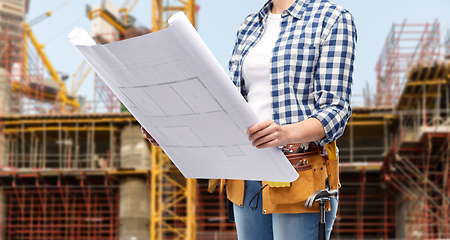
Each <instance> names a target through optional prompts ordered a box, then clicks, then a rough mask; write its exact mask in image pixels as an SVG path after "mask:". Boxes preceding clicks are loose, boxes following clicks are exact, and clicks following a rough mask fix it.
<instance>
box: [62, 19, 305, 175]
mask: <svg viewBox="0 0 450 240" xmlns="http://www.w3.org/2000/svg"><path fill="white" fill-rule="evenodd" d="M169 25H170V27H168V28H166V29H163V30H161V31H158V32H154V33H150V34H147V35H144V36H140V37H135V38H132V39H127V40H123V41H119V42H114V43H110V44H106V45H95V42H94V41H93V40H92V38H91V37H90V36H89V35H88V34H87V32H86V31H85V30H84V29H83V28H75V29H74V30H73V31H72V32H71V33H70V34H69V40H70V42H71V43H72V44H73V45H74V46H75V48H76V49H77V50H78V51H79V53H80V54H81V55H82V56H83V57H84V58H85V59H86V61H87V62H88V63H89V64H91V66H92V67H93V69H94V70H95V71H96V72H97V74H98V75H99V76H100V77H101V78H102V79H103V80H104V81H105V83H106V84H107V85H108V87H109V88H110V89H111V91H112V92H113V93H114V94H115V95H116V96H117V97H118V98H119V99H120V101H121V102H122V103H123V104H124V105H125V106H126V107H127V108H128V110H129V111H130V112H131V113H132V114H133V116H134V117H135V118H136V119H137V121H138V122H139V123H140V124H141V125H142V126H143V127H144V128H145V129H146V130H147V131H148V132H149V133H150V134H151V135H152V136H153V137H154V138H155V140H156V141H157V142H158V143H159V144H160V146H161V147H162V149H163V150H164V152H165V153H166V154H167V155H168V156H169V158H170V159H171V160H172V162H173V163H174V164H175V165H176V167H177V168H178V169H179V170H180V171H181V173H182V174H183V175H184V176H185V177H186V178H215V179H219V178H221V179H245V180H267V181H284V182H290V181H294V180H295V179H297V177H298V174H297V173H296V172H295V170H294V168H293V167H292V166H291V164H290V163H289V162H288V160H287V159H286V158H285V156H284V155H283V154H282V153H281V151H280V149H279V148H267V149H256V148H255V147H253V146H252V145H251V142H250V141H249V140H248V135H247V134H246V133H245V132H246V130H247V129H248V128H249V127H251V126H252V125H254V124H256V123H258V122H260V121H259V119H258V117H257V116H256V114H255V113H254V112H253V111H252V109H251V108H250V106H249V105H248V104H247V102H246V101H245V99H244V98H243V97H242V96H241V95H240V93H239V92H238V91H237V89H236V87H235V86H234V84H233V83H232V82H231V81H230V79H229V77H228V75H227V73H226V72H225V71H224V70H223V68H222V67H221V65H220V64H219V63H218V61H217V60H216V59H215V57H214V56H213V54H212V53H211V52H210V50H209V49H208V47H207V46H206V44H205V43H204V42H203V40H202V39H201V38H200V36H199V34H198V33H197V31H196V30H195V28H194V27H193V26H192V24H191V23H190V22H189V20H188V19H187V17H186V16H185V15H184V13H182V12H180V13H177V14H175V15H174V16H172V17H171V18H170V19H169Z"/></svg>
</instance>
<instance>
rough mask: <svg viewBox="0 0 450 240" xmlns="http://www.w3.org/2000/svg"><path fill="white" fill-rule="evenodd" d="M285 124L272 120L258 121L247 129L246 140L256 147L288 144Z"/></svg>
mask: <svg viewBox="0 0 450 240" xmlns="http://www.w3.org/2000/svg"><path fill="white" fill-rule="evenodd" d="M285 128H286V127H285V126H280V125H278V124H276V123H275V122H274V121H272V120H266V121H264V122H260V123H258V124H256V125H254V126H252V127H251V128H249V129H248V130H247V134H248V135H249V137H248V140H250V141H252V142H253V143H252V145H253V146H254V147H256V148H267V147H279V146H283V145H286V144H288V141H287V132H286V129H285Z"/></svg>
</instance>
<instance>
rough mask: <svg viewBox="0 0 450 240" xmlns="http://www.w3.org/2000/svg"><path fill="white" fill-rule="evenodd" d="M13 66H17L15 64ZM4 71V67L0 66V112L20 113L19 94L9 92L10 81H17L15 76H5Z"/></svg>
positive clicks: (5, 113)
mask: <svg viewBox="0 0 450 240" xmlns="http://www.w3.org/2000/svg"><path fill="white" fill-rule="evenodd" d="M14 66H17V67H18V65H17V64H15V65H14ZM6 75H7V74H6V71H5V69H4V68H0V106H1V108H2V109H0V113H1V114H3V115H8V114H20V113H21V110H22V109H21V105H20V104H21V100H20V94H19V93H15V92H11V81H18V79H15V78H17V77H14V76H12V77H10V79H7V78H6Z"/></svg>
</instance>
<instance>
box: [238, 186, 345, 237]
mask: <svg viewBox="0 0 450 240" xmlns="http://www.w3.org/2000/svg"><path fill="white" fill-rule="evenodd" d="M260 190H261V182H258V181H245V195H244V206H243V207H239V206H237V205H234V206H233V209H234V218H235V222H236V230H237V235H238V239H239V240H266V239H267V240H269V239H270V240H272V239H275V240H303V239H304V240H314V239H318V238H319V226H318V225H319V220H320V214H319V213H297V214H284V213H274V214H263V213H262V197H261V195H262V194H260V196H259V198H260V199H259V206H258V209H257V210H256V211H253V210H252V209H251V208H250V207H249V205H248V203H249V202H250V200H251V199H252V198H253V196H255V194H256V193H258V192H259V191H260ZM255 203H256V198H255V199H254V200H253V202H252V206H254V205H255ZM330 204H331V211H329V212H326V213H325V221H326V226H325V230H326V235H325V236H327V239H329V238H330V234H331V229H332V228H333V223H334V220H335V219H336V211H337V207H338V200H337V199H331V200H330Z"/></svg>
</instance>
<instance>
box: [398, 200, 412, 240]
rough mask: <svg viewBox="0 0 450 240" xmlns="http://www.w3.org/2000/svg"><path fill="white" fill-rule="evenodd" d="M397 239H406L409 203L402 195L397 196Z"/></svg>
mask: <svg viewBox="0 0 450 240" xmlns="http://www.w3.org/2000/svg"><path fill="white" fill-rule="evenodd" d="M395 200H396V201H395V202H396V206H395V211H396V213H395V237H396V238H398V239H406V229H407V228H406V219H407V217H408V205H409V204H408V202H407V201H406V197H404V196H403V194H402V193H398V194H397V195H396V196H395Z"/></svg>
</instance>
